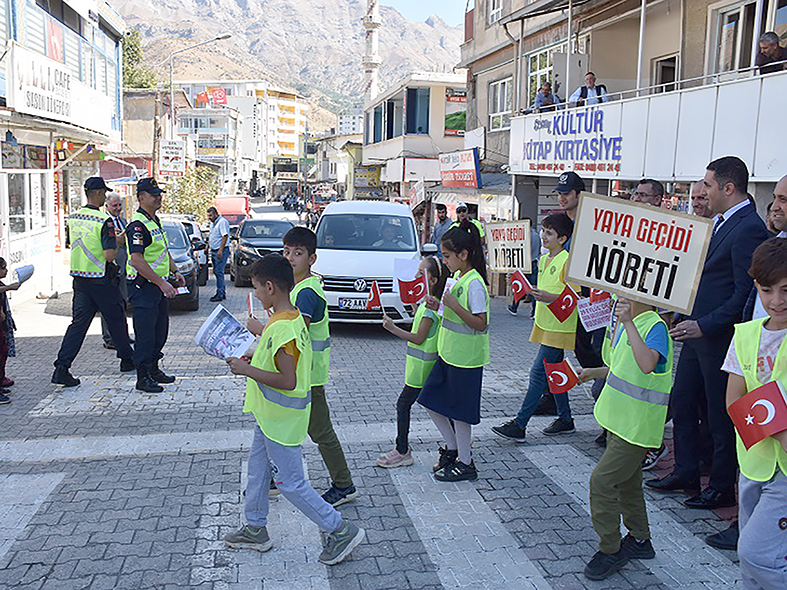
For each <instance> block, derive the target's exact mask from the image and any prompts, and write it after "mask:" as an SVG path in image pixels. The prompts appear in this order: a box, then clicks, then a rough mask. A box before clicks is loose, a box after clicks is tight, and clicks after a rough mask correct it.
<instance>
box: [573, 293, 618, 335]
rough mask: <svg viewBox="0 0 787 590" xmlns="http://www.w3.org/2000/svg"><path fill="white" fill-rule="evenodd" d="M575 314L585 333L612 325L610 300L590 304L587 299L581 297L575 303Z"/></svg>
mask: <svg viewBox="0 0 787 590" xmlns="http://www.w3.org/2000/svg"><path fill="white" fill-rule="evenodd" d="M577 313H578V314H579V321H581V322H582V325H583V326H584V327H585V330H586V331H588V332H592V331H593V330H598V329H599V328H607V327H608V326H609V325H610V324H611V323H612V299H602V300H601V301H594V302H592V303H591V301H590V299H589V298H587V297H583V298H581V299H579V300H578V301H577Z"/></svg>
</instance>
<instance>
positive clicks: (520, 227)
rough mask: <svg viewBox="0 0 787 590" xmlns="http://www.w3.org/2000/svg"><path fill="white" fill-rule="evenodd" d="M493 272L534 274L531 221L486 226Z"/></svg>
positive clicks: (490, 264) (490, 266)
mask: <svg viewBox="0 0 787 590" xmlns="http://www.w3.org/2000/svg"><path fill="white" fill-rule="evenodd" d="M484 231H485V232H486V243H487V248H488V251H489V270H491V271H492V272H516V271H517V270H521V271H522V272H523V273H525V274H530V273H531V272H533V269H532V267H531V265H532V259H533V258H532V255H531V252H530V220H528V219H519V220H517V221H503V222H492V223H485V224H484Z"/></svg>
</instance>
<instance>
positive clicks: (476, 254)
mask: <svg viewBox="0 0 787 590" xmlns="http://www.w3.org/2000/svg"><path fill="white" fill-rule="evenodd" d="M442 244H444V245H445V246H446V247H447V248H448V249H449V250H450V251H451V252H455V253H456V254H459V253H460V252H462V251H463V250H467V254H468V261H469V262H470V265H471V266H472V267H473V268H474V269H475V270H477V271H478V274H480V275H481V278H483V279H484V282H485V283H487V284H488V283H489V281H488V280H487V278H486V260H485V259H484V246H483V244H482V242H481V233H480V232H479V231H478V228H477V227H476V226H475V224H474V223H471V222H470V220H469V219H467V218H465V219H463V220H462V221H460V222H459V227H452V228H451V229H449V230H448V231H447V232H445V234H444V235H443V239H442Z"/></svg>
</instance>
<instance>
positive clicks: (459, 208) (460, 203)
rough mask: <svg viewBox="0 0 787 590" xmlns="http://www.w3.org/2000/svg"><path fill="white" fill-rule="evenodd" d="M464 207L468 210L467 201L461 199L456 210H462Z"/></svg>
mask: <svg viewBox="0 0 787 590" xmlns="http://www.w3.org/2000/svg"><path fill="white" fill-rule="evenodd" d="M462 209H464V210H465V211H467V203H465V202H463V201H460V202H459V203H457V204H456V210H457V211H461V210H462Z"/></svg>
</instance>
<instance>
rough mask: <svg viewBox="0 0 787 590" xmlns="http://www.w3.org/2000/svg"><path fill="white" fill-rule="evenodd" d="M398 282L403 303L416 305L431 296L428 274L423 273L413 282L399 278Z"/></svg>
mask: <svg viewBox="0 0 787 590" xmlns="http://www.w3.org/2000/svg"><path fill="white" fill-rule="evenodd" d="M397 280H398V281H399V298H400V299H401V300H402V303H411V304H416V303H418V302H420V301H421V300H422V299H423V298H424V297H426V296H427V295H429V285H428V284H427V282H426V273H421V276H419V277H415V278H414V279H413V280H412V281H404V280H402V279H400V278H398V277H397Z"/></svg>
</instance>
